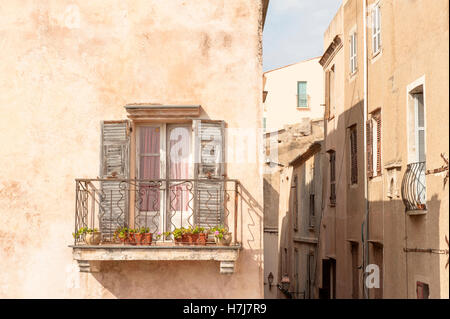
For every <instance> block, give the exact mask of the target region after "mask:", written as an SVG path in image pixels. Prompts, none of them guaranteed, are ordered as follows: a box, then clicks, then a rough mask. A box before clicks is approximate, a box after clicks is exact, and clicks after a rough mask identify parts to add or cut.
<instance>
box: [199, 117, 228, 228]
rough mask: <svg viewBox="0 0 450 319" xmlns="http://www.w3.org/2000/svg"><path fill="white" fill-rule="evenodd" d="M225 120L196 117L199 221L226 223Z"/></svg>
mask: <svg viewBox="0 0 450 319" xmlns="http://www.w3.org/2000/svg"><path fill="white" fill-rule="evenodd" d="M224 127H225V125H224V122H223V121H204V120H194V130H195V133H196V147H195V154H196V161H195V162H196V169H195V174H196V178H198V179H199V181H198V182H197V187H196V199H197V209H196V212H195V222H196V225H199V226H202V227H212V226H216V225H221V224H223V223H224V208H223V202H224V186H225V184H224V181H223V179H224V177H223V175H224V159H225V157H224Z"/></svg>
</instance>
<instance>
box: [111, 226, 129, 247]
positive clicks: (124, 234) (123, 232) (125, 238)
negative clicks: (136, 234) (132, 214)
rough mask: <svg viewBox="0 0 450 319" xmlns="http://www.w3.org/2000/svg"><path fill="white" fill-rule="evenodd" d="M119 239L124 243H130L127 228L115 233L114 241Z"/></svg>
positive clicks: (118, 229) (121, 228) (120, 228)
mask: <svg viewBox="0 0 450 319" xmlns="http://www.w3.org/2000/svg"><path fill="white" fill-rule="evenodd" d="M117 238H118V239H119V240H120V241H121V242H122V243H125V242H127V241H128V228H127V227H119V228H117V229H116V231H115V232H114V239H117Z"/></svg>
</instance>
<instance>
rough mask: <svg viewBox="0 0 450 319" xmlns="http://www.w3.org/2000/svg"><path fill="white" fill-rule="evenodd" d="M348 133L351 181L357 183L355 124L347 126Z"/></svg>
mask: <svg viewBox="0 0 450 319" xmlns="http://www.w3.org/2000/svg"><path fill="white" fill-rule="evenodd" d="M349 133H350V166H351V167H350V172H351V183H352V184H356V183H358V157H357V154H358V149H357V135H356V125H353V126H351V127H350V128H349Z"/></svg>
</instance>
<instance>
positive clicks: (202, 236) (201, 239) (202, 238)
mask: <svg viewBox="0 0 450 319" xmlns="http://www.w3.org/2000/svg"><path fill="white" fill-rule="evenodd" d="M207 240H208V234H206V233H200V234H198V239H197V245H201V246H206V241H207Z"/></svg>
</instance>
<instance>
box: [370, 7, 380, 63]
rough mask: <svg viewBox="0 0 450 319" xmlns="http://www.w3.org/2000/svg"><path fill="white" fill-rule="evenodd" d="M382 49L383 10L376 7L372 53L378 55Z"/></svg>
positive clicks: (374, 9) (373, 13)
mask: <svg viewBox="0 0 450 319" xmlns="http://www.w3.org/2000/svg"><path fill="white" fill-rule="evenodd" d="M380 48H381V9H380V5H376V6H375V7H374V8H373V10H372V52H373V54H376V53H378V51H380Z"/></svg>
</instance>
